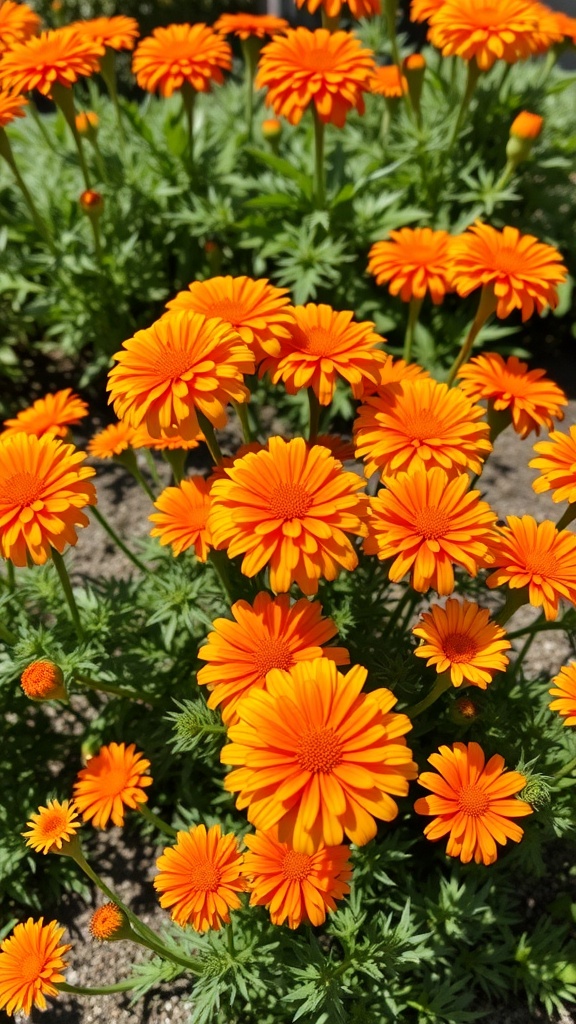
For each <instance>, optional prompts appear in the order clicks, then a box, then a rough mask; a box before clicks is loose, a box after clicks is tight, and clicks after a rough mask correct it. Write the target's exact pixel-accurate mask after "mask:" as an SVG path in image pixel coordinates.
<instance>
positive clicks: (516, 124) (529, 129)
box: [510, 110, 544, 140]
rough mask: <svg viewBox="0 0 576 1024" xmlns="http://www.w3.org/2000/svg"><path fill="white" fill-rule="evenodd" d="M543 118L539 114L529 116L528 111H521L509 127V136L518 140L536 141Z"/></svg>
mask: <svg viewBox="0 0 576 1024" xmlns="http://www.w3.org/2000/svg"><path fill="white" fill-rule="evenodd" d="M543 124H544V118H543V117H540V114H531V113H530V111H529V110H521V111H520V113H519V114H517V115H516V117H515V118H514V120H513V121H512V124H511V125H510V135H516V136H517V137H518V138H519V139H531V140H533V139H537V138H538V136H539V135H540V132H541V131H542V125H543Z"/></svg>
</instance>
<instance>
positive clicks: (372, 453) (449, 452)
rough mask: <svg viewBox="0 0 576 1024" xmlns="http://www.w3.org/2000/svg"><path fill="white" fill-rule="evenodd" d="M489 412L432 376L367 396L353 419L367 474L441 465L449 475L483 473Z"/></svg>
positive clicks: (391, 473)
mask: <svg viewBox="0 0 576 1024" xmlns="http://www.w3.org/2000/svg"><path fill="white" fill-rule="evenodd" d="M484 415H485V410H484V409H483V408H482V406H480V405H474V404H473V402H471V401H470V399H469V398H466V397H465V395H463V394H462V392H459V391H458V389H457V388H449V387H448V385H447V384H438V383H437V381H435V380H432V379H431V378H429V379H426V378H424V379H422V380H421V379H418V378H417V379H416V380H405V381H404V382H403V383H401V384H390V385H389V386H388V387H387V388H380V389H379V390H378V394H376V395H370V396H369V397H368V398H366V404H365V405H361V406H360V408H359V410H358V419H357V420H356V421H355V423H354V434H355V439H356V455H357V456H358V458H359V459H363V460H364V461H365V467H364V473H365V475H366V476H367V477H371V476H372V474H373V473H376V472H379V473H381V475H382V478H384V477H388V476H397V475H398V473H402V472H408V473H415V472H417V471H418V470H421V469H431V468H432V467H433V466H440V467H441V468H442V469H444V470H446V473H447V474H448V476H449V477H453V476H456V475H457V474H458V473H463V472H465V471H466V470H467V469H471V470H472V471H473V472H474V473H480V472H481V471H482V463H483V462H484V459H485V458H486V457H487V456H488V455H489V454H490V452H491V451H492V445H491V444H490V441H489V440H488V436H489V433H490V428H489V426H488V423H486V422H485V420H484V419H483V417H484Z"/></svg>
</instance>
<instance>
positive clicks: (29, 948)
mask: <svg viewBox="0 0 576 1024" xmlns="http://www.w3.org/2000/svg"><path fill="white" fill-rule="evenodd" d="M64 930H65V929H64V928H61V927H60V926H59V925H58V923H57V922H56V921H50V922H49V923H48V924H44V918H43V917H41V918H40V920H39V921H34V919H33V918H32V917H29V918H28V920H27V921H26V922H25V923H24V924H22V923H21V924H17V925H16V927H15V929H14V931H13V932H12V934H11V935H9V936H8V938H6V939H4V941H3V942H2V943H1V944H0V1010H5V1011H6V1013H7V1014H9V1015H12V1014H14V1013H18V1012H19V1011H22V1012H23V1013H26V1014H30V1013H31V1011H32V1007H34V1006H37V1007H38V1009H39V1010H45V1009H46V996H57V995H58V988H57V985H58V982H60V981H64V980H65V978H64V975H63V973H62V972H63V971H64V970H66V968H67V966H68V964H67V963H66V962H65V960H64V954H65V953H67V952H68V950H69V949H72V947H71V946H70V945H69V944H64V945H60V940H61V939H62V936H63V935H64Z"/></svg>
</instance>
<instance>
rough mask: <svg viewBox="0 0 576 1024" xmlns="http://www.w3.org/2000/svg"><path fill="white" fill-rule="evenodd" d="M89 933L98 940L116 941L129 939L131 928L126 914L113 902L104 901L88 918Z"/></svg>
mask: <svg viewBox="0 0 576 1024" xmlns="http://www.w3.org/2000/svg"><path fill="white" fill-rule="evenodd" d="M89 927H90V934H91V935H92V938H94V939H98V941H99V942H118V940H119V939H129V938H131V936H132V929H131V928H130V924H129V921H128V918H127V917H126V914H125V913H124V911H123V910H121V909H120V907H118V906H116V904H115V903H104V905H103V906H102V907H98V909H97V910H95V911H94V913H93V914H92V917H91V918H90V926H89Z"/></svg>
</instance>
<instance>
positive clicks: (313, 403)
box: [308, 388, 320, 444]
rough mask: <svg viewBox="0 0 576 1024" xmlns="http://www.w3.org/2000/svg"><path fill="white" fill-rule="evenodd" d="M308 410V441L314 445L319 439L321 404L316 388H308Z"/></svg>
mask: <svg viewBox="0 0 576 1024" xmlns="http://www.w3.org/2000/svg"><path fill="white" fill-rule="evenodd" d="M308 408H309V410H310V413H309V428H308V440H309V441H310V444H314V443H315V441H316V438H317V437H318V429H319V426H320V402H319V401H318V397H317V395H316V392H315V391H314V388H308Z"/></svg>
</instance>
